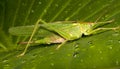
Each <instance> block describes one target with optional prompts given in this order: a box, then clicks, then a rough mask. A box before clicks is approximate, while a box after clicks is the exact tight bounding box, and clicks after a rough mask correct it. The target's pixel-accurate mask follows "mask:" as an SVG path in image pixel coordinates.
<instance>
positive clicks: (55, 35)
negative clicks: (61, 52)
mask: <svg viewBox="0 0 120 69" xmlns="http://www.w3.org/2000/svg"><path fill="white" fill-rule="evenodd" d="M37 22H38V23H39V22H41V23H43V24H39V25H38V26H37V27H36V26H35V27H34V26H19V27H12V28H10V29H9V32H10V33H11V34H12V35H17V36H19V35H26V34H29V35H31V34H32V35H34V33H36V32H35V31H36V30H37V31H38V30H40V29H44V31H45V32H44V33H43V34H46V32H47V33H48V34H47V35H48V36H47V35H46V36H43V37H44V38H43V39H38V40H35V41H32V37H31V38H30V40H29V41H28V42H20V44H27V46H26V48H25V50H24V51H23V53H22V54H20V55H19V56H22V55H24V54H25V53H26V51H27V48H28V46H29V44H51V43H61V44H60V45H58V47H57V48H56V49H59V48H60V47H61V46H62V45H63V44H65V43H66V42H67V41H71V40H75V39H79V38H81V37H82V35H83V34H84V35H92V34H97V33H101V32H104V31H108V30H116V29H118V28H119V27H113V28H99V27H100V26H103V25H105V24H109V23H111V22H113V20H110V21H106V22H96V23H92V22H75V21H58V22H53V23H47V22H45V21H44V20H42V19H40V20H38V21H37ZM31 28H32V29H31ZM24 29H26V30H27V29H29V31H26V30H24ZM30 29H31V30H30ZM33 29H34V31H33ZM16 31H19V33H17V32H16ZM23 32H24V33H23ZM29 32H30V33H29ZM38 35H41V34H38Z"/></svg>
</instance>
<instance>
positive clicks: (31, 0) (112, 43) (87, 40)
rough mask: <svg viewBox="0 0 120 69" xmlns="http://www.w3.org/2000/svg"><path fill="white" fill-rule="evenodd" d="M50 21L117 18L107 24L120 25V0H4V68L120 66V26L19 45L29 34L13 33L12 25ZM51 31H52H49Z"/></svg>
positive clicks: (0, 25) (0, 2) (0, 61)
mask: <svg viewBox="0 0 120 69" xmlns="http://www.w3.org/2000/svg"><path fill="white" fill-rule="evenodd" d="M40 18H41V19H43V20H45V21H46V22H48V23H49V22H55V21H66V20H68V21H81V22H96V21H97V22H98V21H99V22H100V21H101V22H103V21H107V20H112V19H114V20H115V21H114V22H113V23H111V24H109V25H107V26H105V27H116V26H120V0H0V69H118V68H120V55H119V52H120V30H116V31H107V32H103V33H100V34H96V35H91V36H83V37H82V38H80V39H78V40H74V41H69V42H67V43H66V44H64V45H63V46H62V47H61V48H60V49H59V50H55V49H56V47H57V46H58V45H59V44H50V45H47V44H44V45H38V46H34V47H29V49H28V50H27V53H26V54H25V55H24V56H22V57H16V56H17V55H19V54H20V53H21V52H23V50H24V48H25V45H18V44H17V43H18V42H20V41H26V40H28V38H27V37H20V36H19V37H17V36H12V35H11V34H10V33H9V32H8V30H9V28H10V27H16V26H26V25H35V23H36V21H37V20H38V19H40ZM48 35H49V34H48Z"/></svg>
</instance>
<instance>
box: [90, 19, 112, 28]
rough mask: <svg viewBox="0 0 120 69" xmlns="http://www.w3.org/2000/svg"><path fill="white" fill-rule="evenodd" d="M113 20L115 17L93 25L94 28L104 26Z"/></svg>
mask: <svg viewBox="0 0 120 69" xmlns="http://www.w3.org/2000/svg"><path fill="white" fill-rule="evenodd" d="M113 21H114V19H113V20H110V21H105V22H97V23H94V24H95V25H94V26H93V27H92V29H95V28H97V27H100V26H103V25H105V24H109V23H111V22H113Z"/></svg>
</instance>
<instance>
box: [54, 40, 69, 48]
mask: <svg viewBox="0 0 120 69" xmlns="http://www.w3.org/2000/svg"><path fill="white" fill-rule="evenodd" d="M67 41H68V40H65V41H64V42H62V43H61V44H60V45H58V46H57V48H56V50H58V49H59V48H60V47H61V46H62V45H64V44H65V43H66V42H67Z"/></svg>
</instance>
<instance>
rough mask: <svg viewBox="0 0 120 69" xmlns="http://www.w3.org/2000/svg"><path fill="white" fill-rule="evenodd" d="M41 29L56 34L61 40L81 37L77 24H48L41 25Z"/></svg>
mask: <svg viewBox="0 0 120 69" xmlns="http://www.w3.org/2000/svg"><path fill="white" fill-rule="evenodd" d="M43 27H44V28H46V29H48V30H51V31H53V32H56V33H58V34H59V35H60V36H62V37H63V38H65V39H67V40H74V39H78V38H80V37H81V36H82V32H81V30H80V25H79V23H71V22H69V23H68V22H67V23H65V22H64V24H63V23H54V24H50V23H49V24H48V25H47V26H46V25H43ZM51 27H52V28H51Z"/></svg>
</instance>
